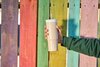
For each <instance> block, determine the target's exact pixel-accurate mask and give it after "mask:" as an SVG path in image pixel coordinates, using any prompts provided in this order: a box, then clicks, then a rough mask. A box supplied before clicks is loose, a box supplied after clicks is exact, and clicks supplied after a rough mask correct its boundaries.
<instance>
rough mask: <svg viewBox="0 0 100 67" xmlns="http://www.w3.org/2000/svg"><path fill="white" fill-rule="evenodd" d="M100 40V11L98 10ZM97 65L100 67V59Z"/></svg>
mask: <svg viewBox="0 0 100 67" xmlns="http://www.w3.org/2000/svg"><path fill="white" fill-rule="evenodd" d="M99 2H100V1H99ZM98 38H99V39H100V9H98ZM97 64H98V67H100V58H98V63H97Z"/></svg>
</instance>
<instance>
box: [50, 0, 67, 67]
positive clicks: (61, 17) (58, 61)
mask: <svg viewBox="0 0 100 67" xmlns="http://www.w3.org/2000/svg"><path fill="white" fill-rule="evenodd" d="M50 1H51V7H50V15H52V17H53V18H55V19H57V21H58V26H60V27H62V28H63V30H62V33H63V35H66V33H67V32H66V28H67V27H66V26H67V0H50ZM49 67H66V48H65V47H62V46H61V45H60V44H59V45H58V51H56V52H49Z"/></svg>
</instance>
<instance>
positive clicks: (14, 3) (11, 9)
mask: <svg viewBox="0 0 100 67" xmlns="http://www.w3.org/2000/svg"><path fill="white" fill-rule="evenodd" d="M17 33H18V0H2V27H1V52H2V54H1V67H17V40H18V39H17V37H18V35H17Z"/></svg>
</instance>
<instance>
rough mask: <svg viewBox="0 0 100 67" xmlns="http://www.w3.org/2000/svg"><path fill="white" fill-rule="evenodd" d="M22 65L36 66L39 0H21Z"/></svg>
mask: <svg viewBox="0 0 100 67" xmlns="http://www.w3.org/2000/svg"><path fill="white" fill-rule="evenodd" d="M20 7H21V8H20V67H36V24H37V0H21V6H20Z"/></svg>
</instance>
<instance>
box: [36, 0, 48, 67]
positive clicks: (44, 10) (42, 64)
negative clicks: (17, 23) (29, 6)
mask: <svg viewBox="0 0 100 67" xmlns="http://www.w3.org/2000/svg"><path fill="white" fill-rule="evenodd" d="M38 5H39V6H38V54H37V67H48V46H47V41H46V40H45V38H44V25H45V20H46V19H48V18H49V0H39V3H38Z"/></svg>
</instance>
